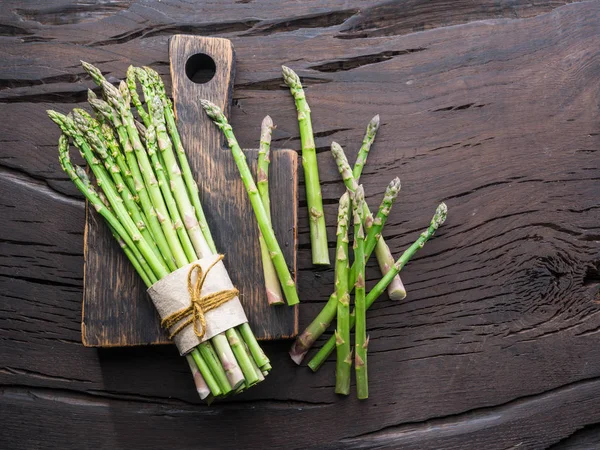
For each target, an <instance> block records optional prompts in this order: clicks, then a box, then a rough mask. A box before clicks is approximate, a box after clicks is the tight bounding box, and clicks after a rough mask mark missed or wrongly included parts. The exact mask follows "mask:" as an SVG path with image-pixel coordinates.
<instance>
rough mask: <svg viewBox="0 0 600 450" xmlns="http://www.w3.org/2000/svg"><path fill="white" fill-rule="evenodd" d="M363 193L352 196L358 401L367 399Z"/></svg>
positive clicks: (359, 188) (361, 189) (356, 192)
mask: <svg viewBox="0 0 600 450" xmlns="http://www.w3.org/2000/svg"><path fill="white" fill-rule="evenodd" d="M364 201H365V191H364V190H363V187H362V186H358V188H357V189H356V191H354V194H353V195H352V213H353V217H354V261H355V262H354V273H355V275H354V278H355V279H356V283H355V285H354V310H355V317H356V331H355V333H354V336H355V347H354V368H355V370H356V389H357V392H358V398H359V399H365V398H368V397H369V383H368V381H367V380H368V378H367V346H368V343H369V341H368V339H367V319H366V314H365V313H366V308H365V232H364V229H363V211H364V210H363V206H364Z"/></svg>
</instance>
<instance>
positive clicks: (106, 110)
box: [88, 66, 177, 271]
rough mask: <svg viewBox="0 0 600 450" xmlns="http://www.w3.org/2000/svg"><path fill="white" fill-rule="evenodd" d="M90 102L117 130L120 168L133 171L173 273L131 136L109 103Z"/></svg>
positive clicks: (142, 204) (172, 262) (148, 219)
mask: <svg viewBox="0 0 600 450" xmlns="http://www.w3.org/2000/svg"><path fill="white" fill-rule="evenodd" d="M92 67H93V66H92ZM90 92H91V91H88V94H89V93H90ZM88 96H89V95H88ZM89 101H90V104H91V105H92V106H93V107H94V109H96V111H98V112H99V113H101V114H102V115H103V116H104V117H105V118H106V119H107V120H109V121H110V122H112V124H113V126H114V127H115V129H116V130H117V136H118V138H119V142H120V144H121V147H122V149H123V152H124V153H125V160H126V162H125V163H123V162H122V163H121V164H120V165H119V167H124V166H126V167H127V168H128V169H129V170H130V171H131V175H132V178H133V180H134V186H135V192H137V196H138V198H139V203H140V207H141V209H142V211H143V212H144V214H145V216H146V222H147V223H148V225H149V228H150V231H151V232H152V236H154V240H155V241H156V245H157V246H158V249H159V250H160V252H161V254H162V255H163V258H164V260H165V262H166V263H167V266H168V267H169V270H170V271H173V270H175V269H177V265H176V264H175V258H174V256H173V253H172V252H171V248H170V247H169V243H168V242H167V239H166V236H165V234H164V232H163V228H162V225H161V221H160V220H159V217H158V214H157V213H156V209H155V208H154V206H153V205H152V200H151V199H150V195H149V193H148V190H147V189H146V185H145V184H144V180H143V178H142V172H141V169H140V167H139V165H138V162H137V159H136V157H135V153H134V151H133V146H132V145H131V142H130V140H129V135H128V134H127V130H126V129H125V126H124V125H123V122H122V121H121V119H120V116H119V114H118V113H117V112H116V111H115V109H114V108H112V107H111V106H110V105H109V104H108V103H106V102H105V101H103V100H99V99H96V98H90V99H89ZM118 160H119V159H117V161H118ZM122 170H123V169H122ZM161 218H164V216H162V217H161Z"/></svg>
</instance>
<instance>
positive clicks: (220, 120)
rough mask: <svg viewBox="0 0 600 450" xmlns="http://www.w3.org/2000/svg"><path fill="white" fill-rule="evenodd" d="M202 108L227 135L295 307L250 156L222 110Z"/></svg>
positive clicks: (207, 104)
mask: <svg viewBox="0 0 600 450" xmlns="http://www.w3.org/2000/svg"><path fill="white" fill-rule="evenodd" d="M201 104H202V107H203V108H204V110H205V111H206V113H207V114H208V116H209V117H210V118H211V119H212V120H213V121H214V122H215V124H216V125H217V126H218V127H219V128H220V129H221V131H222V132H223V134H224V135H225V138H226V139H227V143H228V145H229V148H230V149H231V152H232V154H233V158H234V159H235V162H236V164H237V166H238V169H239V171H240V175H241V177H242V181H243V183H244V186H245V187H246V191H247V192H248V197H249V198H250V203H251V204H252V209H253V210H254V214H255V216H256V220H257V222H258V226H259V228H260V232H261V233H262V235H263V237H264V239H265V242H266V244H267V247H268V249H269V252H270V253H271V259H272V260H273V265H274V266H275V269H276V270H277V275H278V277H279V281H280V283H281V286H282V288H283V292H284V295H285V298H286V300H287V303H288V305H290V306H291V305H295V304H297V303H299V302H300V300H299V299H298V292H297V291H296V283H295V282H294V280H293V279H292V276H291V274H290V271H289V269H288V267H287V265H286V262H285V258H284V257H283V253H282V252H281V248H280V247H279V243H278V242H277V238H276V237H275V233H274V231H273V228H272V227H271V224H270V222H269V219H268V216H267V212H266V210H265V207H264V206H263V204H262V201H261V199H260V195H259V194H258V189H257V187H256V184H255V183H254V179H253V178H252V173H251V172H250V168H249V167H248V163H247V162H246V156H245V155H244V153H243V152H242V149H241V148H240V146H239V144H238V142H237V140H236V138H235V135H234V134H233V130H232V129H231V125H229V123H228V122H227V119H226V118H225V115H224V114H223V112H222V111H221V109H220V108H219V107H218V106H217V105H215V104H213V103H211V102H209V101H208V100H201Z"/></svg>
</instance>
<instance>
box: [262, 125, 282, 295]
mask: <svg viewBox="0 0 600 450" xmlns="http://www.w3.org/2000/svg"><path fill="white" fill-rule="evenodd" d="M273 128H274V126H273V120H272V119H271V117H269V116H266V117H265V118H264V119H263V121H262V124H261V128H260V147H259V150H258V165H257V171H256V187H257V188H258V194H259V195H260V199H261V200H262V203H263V206H264V207H265V211H266V213H267V219H268V220H269V223H270V224H271V225H272V222H271V199H270V197H269V163H270V162H271V156H270V155H271V133H272V131H273ZM258 239H259V244H260V254H261V258H262V263H263V273H264V276H265V289H266V291H267V301H268V302H269V305H271V306H273V305H282V304H283V294H282V292H281V288H280V287H279V279H278V278H277V272H276V271H275V266H273V261H271V255H270V254H269V249H268V248H267V243H266V242H265V239H264V238H263V237H262V234H260V235H259V237H258Z"/></svg>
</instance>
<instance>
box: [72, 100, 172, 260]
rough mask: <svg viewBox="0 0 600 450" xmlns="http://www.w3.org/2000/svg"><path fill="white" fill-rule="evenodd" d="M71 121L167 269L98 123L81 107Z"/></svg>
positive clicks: (75, 111)
mask: <svg viewBox="0 0 600 450" xmlns="http://www.w3.org/2000/svg"><path fill="white" fill-rule="evenodd" d="M73 121H74V122H75V125H76V126H77V128H78V129H79V130H80V131H81V133H83V134H84V136H85V137H86V138H87V141H88V143H89V144H90V145H91V147H92V148H93V149H94V150H95V151H96V153H97V154H98V155H99V156H100V157H101V158H102V159H103V160H104V162H105V167H106V170H107V171H108V172H109V173H110V175H111V177H112V179H113V181H114V184H115V187H116V189H117V192H118V193H119V194H120V196H121V199H122V200H123V204H124V205H125V208H127V211H128V212H129V215H130V216H131V218H132V219H133V221H134V222H135V224H136V225H137V227H138V229H139V230H140V233H141V234H142V236H143V237H144V239H146V241H147V242H148V243H149V244H150V245H151V246H152V249H153V251H154V254H155V255H156V257H157V258H158V259H159V260H160V261H161V262H162V263H163V264H165V270H166V269H167V267H166V263H165V261H164V260H163V258H162V255H161V253H160V251H159V250H158V247H157V246H156V245H155V242H154V239H153V237H152V235H151V234H150V231H149V230H148V229H147V228H146V223H145V221H144V218H143V217H142V212H141V211H140V209H139V207H138V205H137V203H136V202H135V198H134V195H133V194H132V193H131V192H130V191H129V188H128V187H127V183H125V181H124V180H123V177H122V176H121V169H120V167H119V165H118V164H117V163H116V162H115V160H114V158H113V157H112V155H111V154H109V152H108V149H107V148H106V146H105V144H104V140H103V137H104V135H103V133H102V130H101V128H100V124H99V123H98V122H97V121H96V120H94V119H93V118H92V117H91V116H90V115H89V114H88V113H87V112H86V111H84V110H82V109H78V108H76V109H74V110H73Z"/></svg>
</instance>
